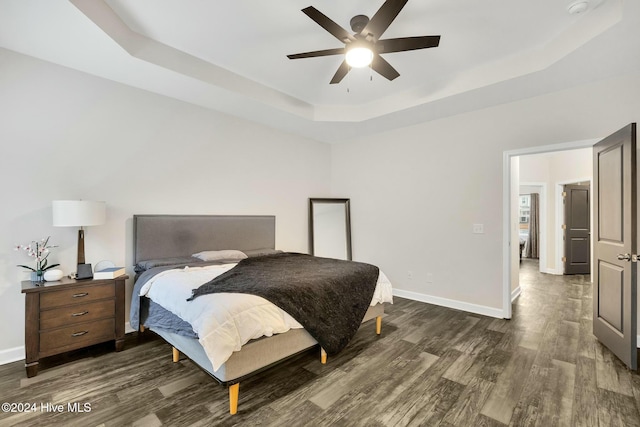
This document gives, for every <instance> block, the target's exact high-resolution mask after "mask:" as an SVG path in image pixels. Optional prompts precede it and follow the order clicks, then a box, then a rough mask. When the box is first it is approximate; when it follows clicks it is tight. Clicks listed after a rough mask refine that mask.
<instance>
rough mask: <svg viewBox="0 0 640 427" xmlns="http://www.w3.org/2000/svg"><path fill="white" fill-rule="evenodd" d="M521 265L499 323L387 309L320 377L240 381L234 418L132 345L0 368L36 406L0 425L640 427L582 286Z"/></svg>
mask: <svg viewBox="0 0 640 427" xmlns="http://www.w3.org/2000/svg"><path fill="white" fill-rule="evenodd" d="M522 266H523V268H522V272H521V285H522V295H521V296H520V297H519V298H518V299H517V300H516V301H515V304H514V310H513V311H514V315H513V319H512V320H510V321H507V320H501V319H493V318H488V317H484V316H479V315H474V314H469V313H465V312H461V311H456V310H451V309H447V308H443V307H437V306H433V305H429V304H424V303H420V302H415V301H409V300H406V299H401V298H396V299H395V304H394V305H393V306H390V307H389V308H388V310H387V316H386V317H385V319H384V322H383V333H382V336H381V337H379V338H378V337H377V336H376V335H375V333H374V329H375V326H374V325H373V324H372V323H371V322H370V323H368V324H365V325H363V327H362V328H361V329H360V331H359V332H358V334H357V336H356V338H355V340H354V341H353V342H352V343H351V344H350V345H349V347H348V348H347V349H346V350H345V351H344V352H343V353H341V354H340V355H339V356H337V357H334V358H329V362H328V364H327V365H321V364H320V362H319V354H318V353H319V352H318V351H313V352H308V353H305V354H303V355H301V356H299V357H297V358H296V359H293V360H289V361H287V362H285V363H284V364H282V365H280V366H279V367H277V368H274V369H271V370H268V371H265V372H263V373H261V374H258V375H256V376H254V377H252V378H251V379H248V380H246V381H244V382H242V383H241V384H240V402H239V412H238V415H235V416H231V415H229V414H228V395H227V390H226V388H224V387H222V386H220V385H218V384H217V383H216V382H215V381H213V380H212V379H211V378H210V377H208V376H207V375H206V374H205V373H203V372H202V371H201V370H200V369H198V368H197V367H195V366H194V365H193V364H192V363H191V362H190V361H189V360H181V361H180V362H179V363H175V364H174V363H172V361H171V348H170V347H169V346H168V345H167V344H165V343H164V342H163V341H162V340H160V339H158V338H156V337H154V336H153V334H145V335H146V336H145V337H143V338H142V339H138V338H137V337H136V335H135V334H131V335H129V336H127V339H126V342H125V350H124V351H123V352H120V353H115V352H112V351H111V350H112V348H111V347H112V345H99V346H94V347H92V348H90V349H89V350H82V351H78V352H73V353H69V354H66V355H64V356H62V357H54V358H49V359H46V360H44V361H43V363H42V365H41V371H40V374H39V375H38V376H36V377H34V378H30V379H27V378H26V375H25V373H24V367H23V363H22V362H16V363H12V364H8V365H4V366H0V402H12V403H27V402H28V403H35V404H36V405H37V407H38V408H37V410H36V411H34V412H28V413H20V414H18V413H4V412H0V425H1V426H5V425H24V426H36V425H37V426H44V425H63V426H76V425H77V426H124V425H135V426H161V425H167V426H190V425H194V426H196V425H203V426H206V425H243V426H253V425H263V426H283V425H286V426H307V425H312V426H323V425H336V426H352V425H353V426H405V425H424V426H436V425H440V426H504V425H512V426H544V427H547V426H603V427H604V426H607V427H608V426H640V412H639V410H640V375H638V373H636V372H631V371H629V370H627V369H626V368H625V367H624V365H622V363H621V362H619V361H618V360H617V359H616V358H615V357H614V356H613V355H612V354H611V353H610V352H609V351H608V350H607V349H606V348H603V347H602V346H601V345H600V344H599V343H598V342H597V341H596V340H595V338H594V337H593V335H592V333H591V313H592V305H591V302H592V299H591V284H590V283H589V281H588V279H589V278H588V276H587V277H585V276H564V277H563V276H551V275H542V274H539V273H538V272H537V271H536V270H537V264H536V263H534V262H532V261H529V260H524V262H523V264H522ZM47 403H51V404H63V405H64V410H63V411H62V412H51V411H49V412H46V411H44V410H42V408H41V406H40V405H41V404H45V405H46V404H47ZM68 403H80V404H84V403H88V404H90V412H82V413H80V412H69V411H68V408H67V404H68ZM85 409H86V408H85Z"/></svg>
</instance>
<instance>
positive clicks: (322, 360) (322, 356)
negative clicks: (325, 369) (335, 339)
mask: <svg viewBox="0 0 640 427" xmlns="http://www.w3.org/2000/svg"><path fill="white" fill-rule="evenodd" d="M320 363H322V364H323V365H326V364H327V352H326V351H324V348H322V347H320Z"/></svg>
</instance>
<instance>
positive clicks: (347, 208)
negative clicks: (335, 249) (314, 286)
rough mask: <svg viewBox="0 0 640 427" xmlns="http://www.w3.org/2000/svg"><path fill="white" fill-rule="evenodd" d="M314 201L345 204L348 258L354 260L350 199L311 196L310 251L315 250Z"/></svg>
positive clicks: (311, 252)
mask: <svg viewBox="0 0 640 427" xmlns="http://www.w3.org/2000/svg"><path fill="white" fill-rule="evenodd" d="M314 203H323V204H329V203H331V204H336V205H344V216H345V232H346V234H347V236H346V237H347V260H348V261H352V254H351V211H350V206H349V205H350V199H331V198H309V253H310V254H311V255H314V251H313V205H314Z"/></svg>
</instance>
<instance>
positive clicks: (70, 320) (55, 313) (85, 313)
mask: <svg viewBox="0 0 640 427" xmlns="http://www.w3.org/2000/svg"><path fill="white" fill-rule="evenodd" d="M115 313H116V302H115V300H114V299H108V300H103V301H96V302H89V303H83V304H78V305H72V306H67V307H62V308H55V309H53V310H46V311H43V312H41V313H40V329H41V330H43V329H51V328H58V327H60V326H68V325H75V324H77V323H82V322H90V321H92V320H96V319H104V318H106V317H115Z"/></svg>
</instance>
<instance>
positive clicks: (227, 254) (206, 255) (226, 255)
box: [191, 249, 247, 262]
mask: <svg viewBox="0 0 640 427" xmlns="http://www.w3.org/2000/svg"><path fill="white" fill-rule="evenodd" d="M191 256H192V257H195V258H198V259H201V260H202V261H221V262H238V261H240V260H242V259H245V258H247V255H246V254H245V253H244V252H241V251H236V250H234V249H226V250H223V251H202V252H198V253H197V254H193V255H191Z"/></svg>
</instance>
